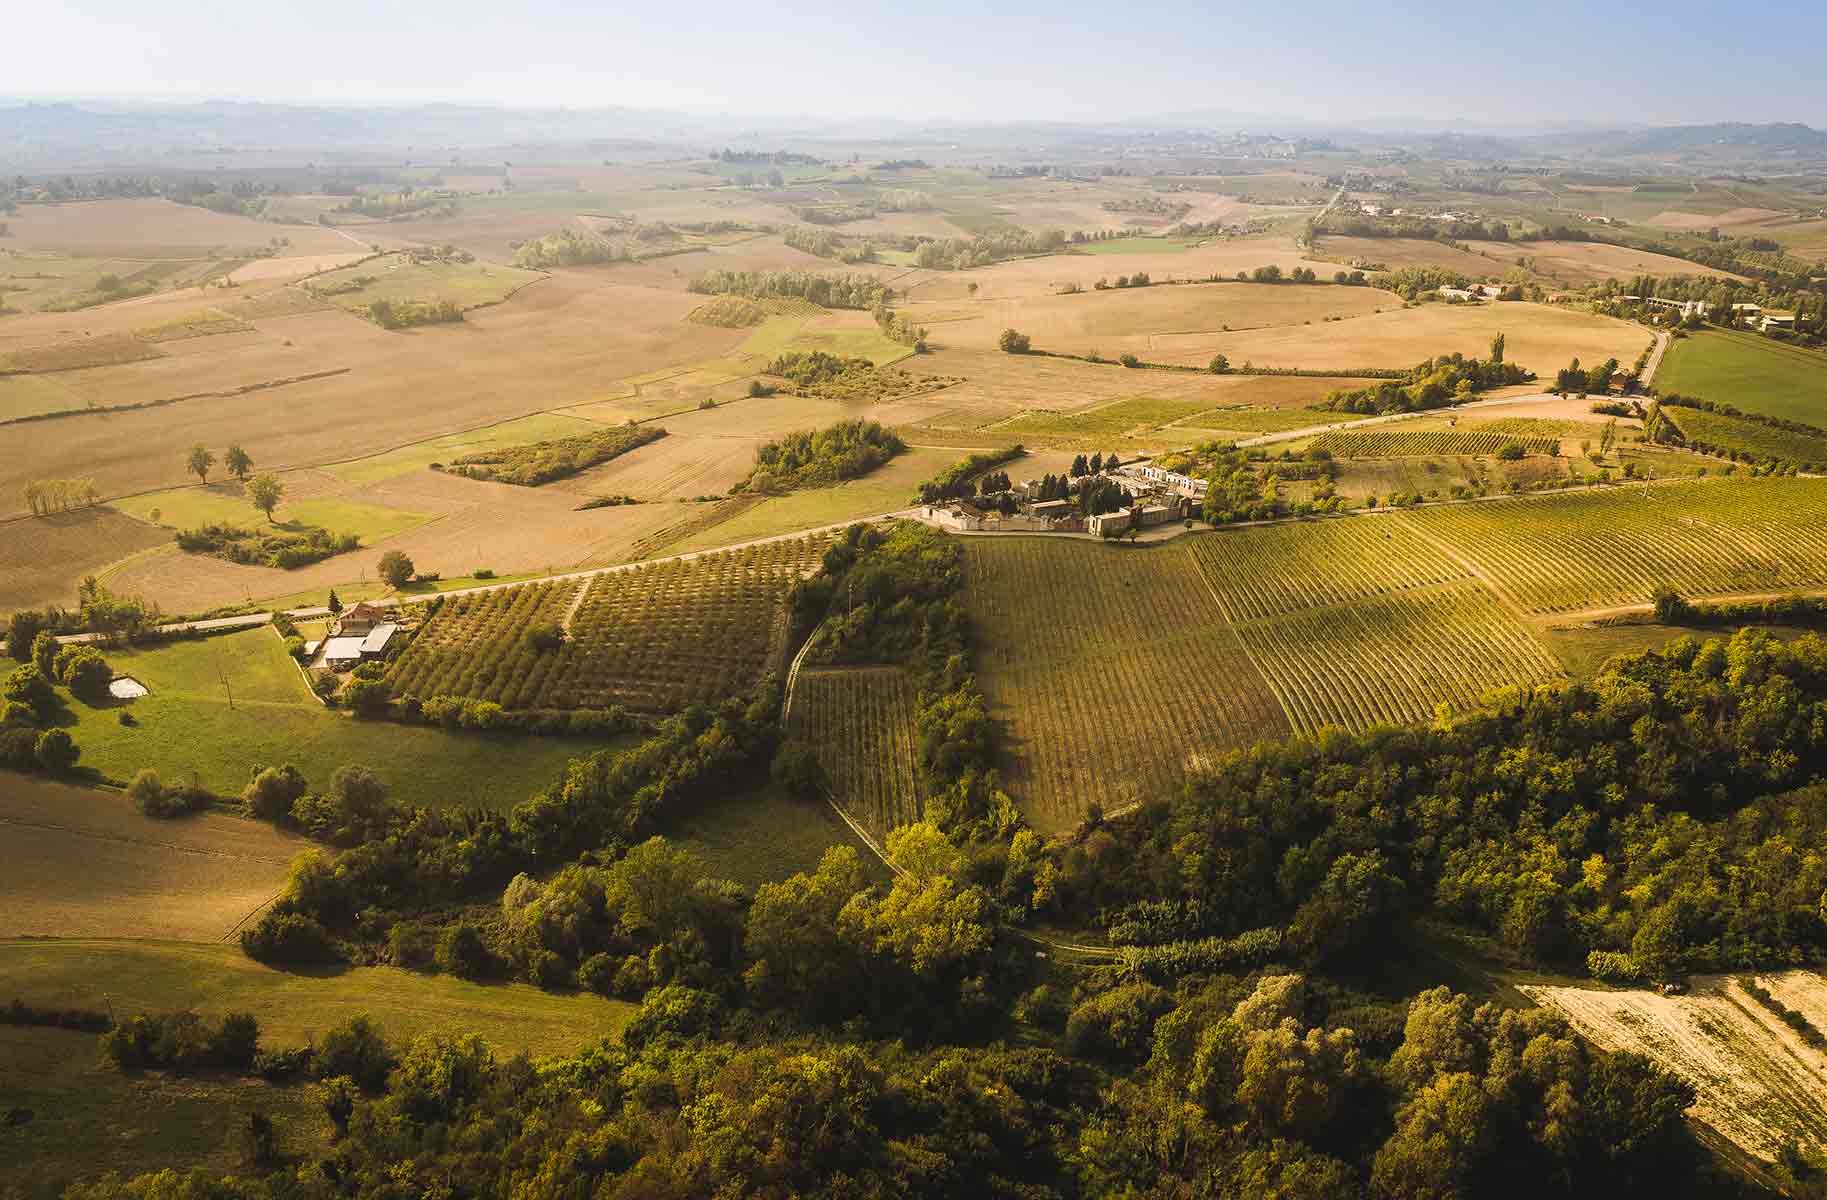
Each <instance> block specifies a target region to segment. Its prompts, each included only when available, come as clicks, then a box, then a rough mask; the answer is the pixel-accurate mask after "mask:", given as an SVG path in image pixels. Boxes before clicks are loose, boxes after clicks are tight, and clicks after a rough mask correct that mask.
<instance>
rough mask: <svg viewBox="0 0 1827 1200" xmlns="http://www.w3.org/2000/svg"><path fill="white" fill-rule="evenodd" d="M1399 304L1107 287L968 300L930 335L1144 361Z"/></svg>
mask: <svg viewBox="0 0 1827 1200" xmlns="http://www.w3.org/2000/svg"><path fill="white" fill-rule="evenodd" d="M1401 303H1402V302H1401V301H1400V300H1399V299H1397V298H1396V297H1395V296H1393V295H1391V294H1390V293H1389V292H1383V291H1378V290H1376V289H1375V288H1367V287H1363V288H1357V287H1339V286H1337V285H1335V284H1267V283H1208V284H1176V285H1172V286H1166V285H1161V286H1153V287H1145V288H1120V289H1119V288H1110V289H1107V290H1105V291H1086V292H1081V293H1078V294H1076V295H1067V296H1028V297H1020V298H1010V299H1005V300H987V301H976V302H970V303H969V304H968V305H967V307H968V308H969V309H970V310H971V311H973V312H974V313H976V315H975V316H974V317H973V318H972V319H969V320H949V321H944V322H943V323H941V324H938V325H935V326H933V335H932V338H933V340H934V341H935V342H937V343H939V344H940V345H943V346H947V347H959V348H975V349H990V348H993V347H995V345H996V339H997V338H998V337H999V336H1000V335H1001V334H1002V331H1003V330H1005V329H1010V328H1015V329H1019V330H1021V331H1022V332H1023V333H1025V334H1027V335H1028V336H1029V337H1030V338H1032V339H1033V342H1034V346H1035V348H1036V349H1041V350H1055V351H1063V352H1065V353H1068V354H1086V353H1089V352H1091V351H1094V350H1095V351H1098V352H1100V353H1101V354H1103V355H1104V356H1106V357H1110V358H1114V357H1116V356H1117V355H1119V354H1122V353H1124V352H1132V353H1135V354H1137V355H1140V356H1142V357H1144V358H1147V357H1149V356H1150V352H1151V351H1153V350H1154V349H1156V348H1157V347H1158V346H1171V345H1173V344H1174V339H1175V338H1177V337H1181V336H1185V335H1188V334H1202V333H1219V332H1222V331H1224V330H1226V329H1259V328H1263V327H1267V326H1276V325H1302V324H1305V323H1306V322H1309V321H1324V320H1327V319H1328V318H1333V317H1359V316H1365V315H1367V314H1369V313H1374V312H1380V311H1382V310H1384V309H1393V308H1399V307H1400V306H1401ZM957 307H958V305H957V303H956V302H955V301H953V302H946V301H938V302H929V303H923V304H911V305H908V306H907V307H906V309H905V312H906V314H907V318H908V319H909V320H910V321H913V322H914V323H915V324H921V323H923V322H924V319H925V317H924V314H925V313H926V312H928V311H933V312H944V313H948V314H949V312H951V311H955V310H956V309H957Z"/></svg>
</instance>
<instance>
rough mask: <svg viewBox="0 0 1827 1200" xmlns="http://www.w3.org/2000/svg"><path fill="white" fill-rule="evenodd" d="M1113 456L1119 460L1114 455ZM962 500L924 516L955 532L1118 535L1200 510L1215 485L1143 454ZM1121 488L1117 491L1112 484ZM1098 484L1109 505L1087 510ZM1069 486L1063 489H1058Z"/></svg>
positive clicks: (924, 510) (923, 511)
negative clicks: (1069, 475) (1150, 461)
mask: <svg viewBox="0 0 1827 1200" xmlns="http://www.w3.org/2000/svg"><path fill="white" fill-rule="evenodd" d="M1113 461H1114V460H1113ZM1005 481H1006V476H995V475H992V476H990V477H988V478H987V480H986V482H992V486H991V490H989V491H987V492H981V493H980V494H978V495H975V496H971V497H969V498H966V499H962V500H951V501H947V502H945V503H943V504H928V505H923V506H921V508H920V509H919V519H920V520H922V521H924V522H925V523H927V524H929V525H933V526H936V527H937V528H940V529H945V530H949V531H951V532H954V533H1064V534H1073V533H1076V534H1086V535H1089V536H1091V537H1099V538H1115V537H1122V536H1125V535H1131V536H1133V535H1134V534H1137V533H1140V532H1141V531H1142V530H1145V529H1151V528H1154V527H1156V526H1161V525H1168V524H1172V523H1173V522H1176V521H1184V520H1187V519H1188V518H1190V517H1194V516H1197V515H1198V513H1199V510H1200V508H1201V506H1202V505H1204V503H1205V493H1206V489H1207V487H1208V486H1209V485H1208V484H1207V482H1206V481H1205V480H1203V479H1195V478H1193V477H1192V476H1190V475H1182V474H1180V473H1179V472H1177V471H1168V470H1164V469H1162V468H1160V467H1156V466H1151V465H1149V464H1148V463H1146V462H1142V461H1137V462H1133V463H1128V464H1123V465H1106V466H1104V467H1103V469H1101V470H1096V471H1087V472H1086V473H1085V474H1083V475H1080V476H1078V477H1076V478H1072V479H1065V478H1061V477H1056V476H1045V477H1043V478H1041V479H1027V480H1023V481H1022V482H1021V483H1018V484H1016V483H1010V484H1009V485H1008V486H1007V487H999V486H995V483H1000V482H1005ZM1112 487H1114V489H1115V496H1114V497H1113V496H1112V494H1111V490H1110V489H1111V488H1112ZM1087 489H1097V494H1098V495H1099V496H1100V502H1099V503H1098V504H1097V505H1095V507H1098V508H1104V507H1106V505H1108V504H1110V503H1112V502H1113V501H1114V503H1115V507H1111V508H1109V510H1108V511H1102V512H1087V511H1085V510H1086V507H1087V504H1086V491H1087ZM1061 492H1063V493H1064V494H1063V495H1061V494H1059V493H1061Z"/></svg>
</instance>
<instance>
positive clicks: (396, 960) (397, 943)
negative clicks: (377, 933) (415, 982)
mask: <svg viewBox="0 0 1827 1200" xmlns="http://www.w3.org/2000/svg"><path fill="white" fill-rule="evenodd" d="M387 950H388V953H389V954H391V955H392V956H393V965H394V966H396V967H405V968H407V969H408V970H412V971H423V970H425V969H427V968H429V967H435V966H437V963H438V943H437V939H435V938H434V937H432V935H431V931H430V930H429V929H427V928H425V926H423V925H421V924H419V923H418V922H417V921H395V922H394V923H393V927H392V928H391V929H389V930H388V931H387Z"/></svg>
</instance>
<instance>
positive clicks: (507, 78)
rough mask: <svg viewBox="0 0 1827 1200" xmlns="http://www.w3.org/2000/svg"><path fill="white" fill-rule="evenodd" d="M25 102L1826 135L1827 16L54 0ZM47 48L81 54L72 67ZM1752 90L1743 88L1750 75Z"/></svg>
mask: <svg viewBox="0 0 1827 1200" xmlns="http://www.w3.org/2000/svg"><path fill="white" fill-rule="evenodd" d="M12 33H13V35H14V45H15V46H16V47H18V48H21V49H24V48H35V50H34V52H33V53H29V54H18V55H15V56H13V58H14V61H13V62H12V63H11V64H10V65H9V70H8V77H7V79H6V81H5V83H4V85H0V86H4V89H5V91H6V93H7V94H8V95H11V96H15V97H21V98H30V99H41V100H42V99H81V98H104V97H113V98H133V99H140V100H149V99H173V100H201V99H237V100H267V101H275V102H291V103H306V104H351V103H368V104H412V103H423V102H434V101H443V102H454V103H468V104H488V105H498V106H507V107H545V106H554V107H568V108H600V107H611V106H625V107H631V108H643V109H665V110H674V111H680V112H686V113H701V114H722V115H742V114H753V115H755V116H758V117H759V116H776V115H803V116H817V117H823V118H833V117H841V118H851V119H867V118H884V117H896V118H906V119H916V120H917V119H945V120H968V121H983V122H1001V121H1015V120H1036V119H1039V120H1057V121H1069V122H1097V121H1110V120H1120V119H1130V118H1144V117H1162V116H1169V115H1173V114H1181V113H1185V114H1195V115H1197V114H1215V115H1224V116H1235V117H1245V116H1248V115H1258V116H1261V117H1262V118H1264V119H1265V120H1269V119H1277V118H1279V119H1284V120H1286V119H1296V120H1304V121H1312V122H1326V121H1336V122H1339V123H1341V124H1345V123H1351V124H1357V125H1364V124H1367V123H1371V122H1377V121H1383V122H1386V123H1390V124H1399V123H1400V122H1401V121H1403V120H1410V121H1417V122H1429V123H1435V124H1442V125H1452V126H1459V127H1466V128H1472V127H1488V128H1522V127H1532V126H1545V125H1552V124H1557V123H1568V124H1573V123H1577V124H1584V125H1618V124H1683V123H1709V122H1714V121H1748V122H1766V121H1801V122H1804V123H1808V124H1813V125H1817V126H1821V125H1827V88H1823V87H1822V85H1821V83H1820V80H1819V71H1818V64H1819V62H1820V61H1821V57H1822V51H1823V50H1824V49H1827V10H1823V9H1822V8H1821V7H1820V6H1818V5H1809V4H1802V3H1796V2H1791V0H1779V3H1777V4H1776V5H1774V6H1766V7H1765V8H1763V9H1759V10H1757V12H1756V14H1755V19H1740V18H1738V17H1735V16H1732V15H1727V14H1725V13H1723V12H1722V10H1720V9H1718V8H1717V7H1716V6H1712V5H1703V4H1700V3H1697V2H1696V0H1675V2H1674V3H1670V4H1665V5H1661V6H1659V7H1658V8H1657V9H1656V10H1655V12H1654V14H1653V16H1646V15H1643V14H1642V13H1641V12H1640V11H1639V12H1632V11H1625V9H1624V6H1621V5H1617V4H1610V5H1599V6H1588V5H1580V4H1575V3H1571V2H1569V0H1547V2H1546V3H1541V4H1534V5H1527V6H1524V5H1514V4H1494V3H1490V2H1488V0H1475V2H1473V3H1468V4H1463V5H1459V6H1456V7H1452V6H1444V5H1425V6H1423V5H1419V4H1412V3H1409V4H1401V5H1381V6H1366V5H1359V4H1354V3H1351V2H1349V0H1314V2H1313V3H1310V4H1306V5H1299V6H1296V5H1244V4H1237V3H1233V2H1226V3H1222V4H1215V5H1213V4H1207V5H1200V4H1194V3H1186V2H1180V3H1175V2H1173V0H1146V2H1145V3H1142V4H1139V5H1133V6H1129V7H1128V8H1126V9H1123V10H1121V11H1117V10H1111V9H1107V8H1098V7H1093V6H1091V5H1088V4H1084V3H1079V2H1073V3H1067V4H1049V5H1043V4H1037V3H1034V2H1033V0H1012V2H1010V3H1005V4H1000V5H995V6H986V5H980V4H965V3H961V2H960V0H935V3H933V4H930V5H927V6H922V7H918V8H914V7H910V6H901V5H889V4H884V3H879V2H871V3H865V4H856V3H852V4H847V5H838V4H833V3H829V2H828V0H818V2H815V3H800V4H786V3H782V2H781V0H761V2H758V3H734V2H732V0H706V2H705V3H701V4H699V5H696V6H693V8H692V9H691V10H690V11H689V14H688V15H687V16H685V17H682V16H681V10H679V9H676V8H670V7H662V6H641V7H635V6H628V7H627V8H624V9H621V10H619V11H610V10H603V9H596V8H593V7H591V6H587V5H582V4H577V3H573V2H570V0H524V2H523V3H521V4H518V5H514V6H501V5H494V4H488V3H483V2H482V0H448V2H447V3H443V4H439V5H436V6H433V5H429V4H422V3H421V4H412V3H406V2H402V0H312V2H311V3H303V2H300V0H277V2H275V3H271V4H265V5H259V6H254V7H251V8H250V7H246V6H237V5H230V4H226V3H221V2H220V0H202V2H200V3H197V4H193V5H187V6H186V5H179V6H146V5H143V4H139V3H137V2H134V0H65V2H64V3H62V4H58V5H40V6H34V7H32V8H30V9H27V10H24V11H22V12H20V13H18V14H17V15H16V16H15V18H14V20H13V22H12ZM58 47H69V48H72V51H73V52H71V53H59V52H57V48H58ZM1753 81H1754V82H1753Z"/></svg>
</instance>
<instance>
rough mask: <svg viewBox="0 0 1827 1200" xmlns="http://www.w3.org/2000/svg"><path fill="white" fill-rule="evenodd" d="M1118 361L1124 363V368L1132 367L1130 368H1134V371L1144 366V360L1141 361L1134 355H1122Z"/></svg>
mask: <svg viewBox="0 0 1827 1200" xmlns="http://www.w3.org/2000/svg"><path fill="white" fill-rule="evenodd" d="M1117 361H1118V362H1120V363H1122V364H1123V365H1124V366H1126V367H1130V368H1132V369H1133V368H1135V367H1139V366H1141V365H1142V360H1141V359H1139V358H1137V357H1136V356H1135V355H1133V354H1124V355H1120V356H1119V357H1118V358H1117Z"/></svg>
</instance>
